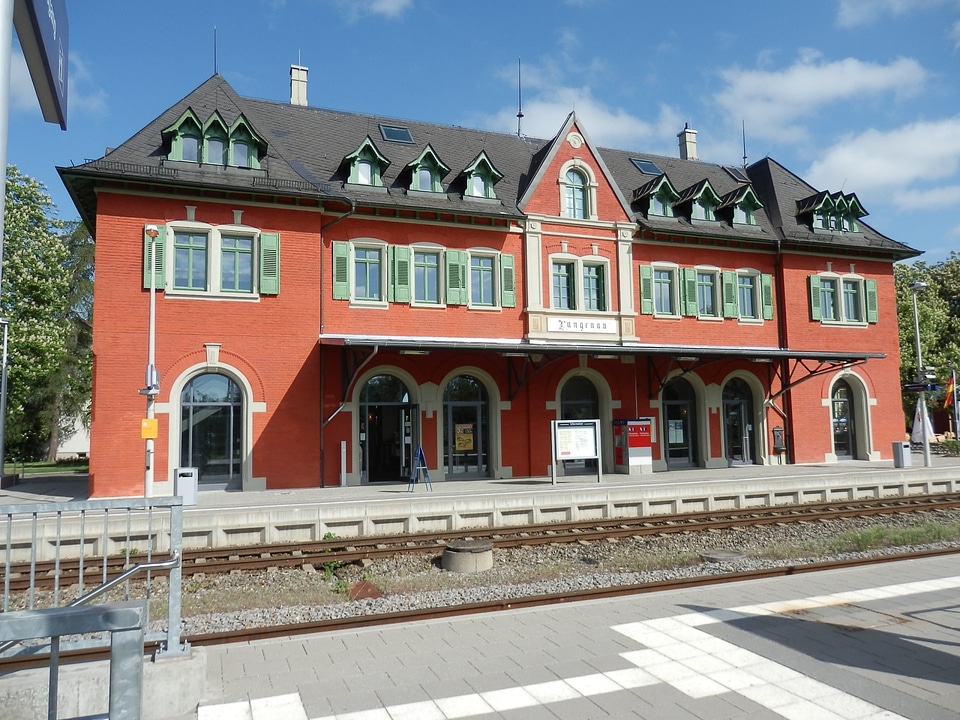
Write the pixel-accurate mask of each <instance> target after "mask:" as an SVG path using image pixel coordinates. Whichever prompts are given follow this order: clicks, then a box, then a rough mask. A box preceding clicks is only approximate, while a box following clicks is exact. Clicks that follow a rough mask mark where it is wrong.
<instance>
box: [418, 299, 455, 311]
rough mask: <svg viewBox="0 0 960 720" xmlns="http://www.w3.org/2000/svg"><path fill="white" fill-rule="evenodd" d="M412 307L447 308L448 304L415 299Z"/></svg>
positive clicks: (426, 308)
mask: <svg viewBox="0 0 960 720" xmlns="http://www.w3.org/2000/svg"><path fill="white" fill-rule="evenodd" d="M410 307H415V308H423V309H424V310H446V309H447V304H446V303H441V302H427V301H424V300H413V301H411V302H410Z"/></svg>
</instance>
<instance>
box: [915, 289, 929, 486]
mask: <svg viewBox="0 0 960 720" xmlns="http://www.w3.org/2000/svg"><path fill="white" fill-rule="evenodd" d="M926 289H927V284H926V283H925V282H915V283H913V284H912V285H911V286H910V292H911V293H913V341H914V344H915V345H916V346H917V382H918V383H924V382H926V379H925V378H924V377H923V358H922V357H921V355H920V315H919V313H918V312H917V293H919V292H922V291H923V290H926ZM927 424H928V420H927V393H926V391H924V390H921V391H920V433H921V435H920V437H921V438H923V466H924V467H930V465H931V463H930V437H929V436H928V435H927Z"/></svg>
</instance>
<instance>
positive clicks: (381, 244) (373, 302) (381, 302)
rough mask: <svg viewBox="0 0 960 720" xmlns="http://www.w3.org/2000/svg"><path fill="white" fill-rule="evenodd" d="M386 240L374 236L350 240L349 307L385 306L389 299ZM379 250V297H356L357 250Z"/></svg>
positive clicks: (388, 259) (388, 263)
mask: <svg viewBox="0 0 960 720" xmlns="http://www.w3.org/2000/svg"><path fill="white" fill-rule="evenodd" d="M387 247H388V245H387V242H386V241H384V240H377V239H375V238H357V239H354V240H351V241H350V262H349V268H350V306H351V307H378V308H384V309H385V308H387V307H388V306H389V301H388V300H387V295H388V294H389V287H388V286H387V282H388V281H389V278H390V276H389V274H388V271H389V265H390V257H389V250H388V249H387ZM358 249H361V250H379V251H380V298H379V299H368V298H359V297H357V287H356V284H357V250H358Z"/></svg>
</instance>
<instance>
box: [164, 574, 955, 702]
mask: <svg viewBox="0 0 960 720" xmlns="http://www.w3.org/2000/svg"><path fill="white" fill-rule="evenodd" d="M202 652H205V653H206V655H207V657H206V664H207V684H206V687H207V694H206V697H205V699H204V700H203V702H202V703H201V705H200V707H199V709H198V713H197V716H196V717H197V718H199V720H227V719H228V718H229V719H231V720H233V719H235V718H236V719H239V718H245V719H252V720H279V719H280V718H283V719H284V720H293V719H301V720H319V719H322V720H401V719H406V718H410V719H416V720H434V719H435V720H446V719H448V718H471V719H473V720H493V719H494V718H503V719H508V720H520V719H521V718H522V719H523V720H539V719H541V718H542V719H548V718H549V719H551V720H555V719H559V718H571V719H572V718H576V719H577V720H591V719H593V718H640V719H642V720H653V719H654V718H671V720H704V719H706V718H730V719H733V718H751V719H758V720H760V719H762V720H766V719H773V718H788V719H789V720H841V719H843V720H851V719H858V720H881V718H882V719H884V720H891V719H896V718H909V719H910V720H938V719H942V720H947V718H956V717H957V716H958V708H960V558H956V557H948V558H938V559H927V560H919V561H910V562H897V563H890V564H884V565H880V566H875V567H870V568H862V569H854V570H844V571H829V572H823V573H817V574H809V575H802V576H792V577H787V578H782V579H776V580H762V581H749V582H739V583H734V584H730V585H724V586H719V587H716V586H715V587H710V588H704V589H700V590H686V591H683V592H663V593H657V594H648V595H638V596H634V597H628V598H621V599H615V600H599V601H591V602H585V603H576V604H570V605H562V606H556V607H548V608H537V609H528V610H518V611H506V612H499V613H496V614H489V615H483V616H470V617H465V618H458V619H453V620H442V621H426V622H418V623H407V624H403V625H397V626H389V627H384V628H370V629H366V630H358V631H344V632H337V633H330V634H323V635H309V636H303V637H296V638H289V639H286V640H283V641H260V642H254V643H249V644H246V645H230V646H221V647H211V648H204V649H202ZM178 720H181V719H180V718H178Z"/></svg>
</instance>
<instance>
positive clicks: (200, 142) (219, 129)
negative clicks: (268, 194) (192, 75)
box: [163, 110, 264, 168]
mask: <svg viewBox="0 0 960 720" xmlns="http://www.w3.org/2000/svg"><path fill="white" fill-rule="evenodd" d="M163 136H164V138H169V141H170V153H169V154H168V156H167V158H168V159H169V160H182V161H183V162H196V163H204V164H207V165H221V166H222V165H234V166H236V167H243V168H259V167H260V160H259V158H260V151H261V148H262V147H264V143H263V141H262V140H260V138H259V137H257V136H256V135H255V134H254V132H253V130H252V128H251V127H250V125H249V124H248V123H247V121H246V120H245V119H244V117H243V116H242V115H241V116H239V117H238V118H237V119H236V121H235V122H234V123H233V125H232V126H231V127H230V128H228V127H227V125H226V123H225V122H224V120H223V118H222V117H221V116H220V113H218V112H215V113H214V114H213V115H211V116H210V117H209V118H208V119H207V121H206V122H205V123H203V124H202V125H201V123H200V121H199V119H198V118H197V116H196V115H195V114H194V112H193V111H192V110H187V111H186V112H185V113H184V114H183V115H182V116H181V117H180V119H179V120H177V122H175V123H174V124H173V125H171V126H170V127H168V128H166V129H165V130H163Z"/></svg>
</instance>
